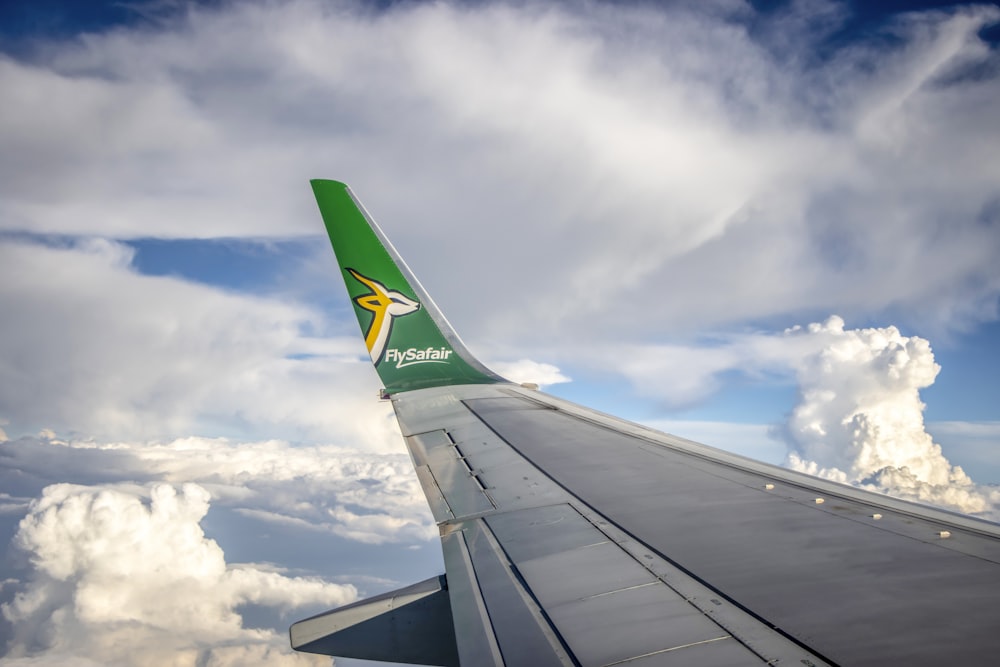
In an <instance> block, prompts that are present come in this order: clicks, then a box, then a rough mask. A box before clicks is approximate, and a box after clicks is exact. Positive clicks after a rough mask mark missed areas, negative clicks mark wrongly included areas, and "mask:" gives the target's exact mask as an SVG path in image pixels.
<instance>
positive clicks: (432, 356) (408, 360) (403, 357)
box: [385, 347, 453, 368]
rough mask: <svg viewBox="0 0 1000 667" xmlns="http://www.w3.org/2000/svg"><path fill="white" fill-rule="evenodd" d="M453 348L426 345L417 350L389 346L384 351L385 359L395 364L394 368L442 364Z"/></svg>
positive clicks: (445, 361)
mask: <svg viewBox="0 0 1000 667" xmlns="http://www.w3.org/2000/svg"><path fill="white" fill-rule="evenodd" d="M452 352H453V350H449V349H448V348H446V347H428V348H425V349H423V350H418V349H417V348H415V347H411V348H409V349H406V350H397V349H396V348H389V349H388V350H386V351H385V361H387V362H389V363H394V362H395V364H396V368H403V367H404V366H413V365H414V364H444V363H447V362H448V357H450V356H451V353H452Z"/></svg>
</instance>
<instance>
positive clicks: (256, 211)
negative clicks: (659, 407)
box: [0, 0, 1000, 342]
mask: <svg viewBox="0 0 1000 667" xmlns="http://www.w3.org/2000/svg"><path fill="white" fill-rule="evenodd" d="M808 6H809V11H806V10H803V9H801V7H802V6H801V5H796V7H793V8H791V9H789V10H788V11H778V12H774V13H771V14H769V15H767V16H764V17H758V21H757V28H758V29H756V30H755V31H753V32H751V31H749V30H748V29H747V28H746V22H747V21H748V20H749V19H750V18H751V16H750V15H751V14H752V10H750V9H749V8H748V7H747V6H746V5H744V4H742V3H713V4H712V6H711V7H710V8H708V9H704V8H703V9H699V10H692V9H686V8H684V7H677V6H672V7H669V8H652V7H641V6H629V7H625V6H616V7H614V8H611V7H603V6H600V5H586V6H584V5H574V6H570V5H559V6H546V5H538V4H532V3H528V4H519V5H511V4H504V3H485V4H477V5H475V6H472V7H465V6H459V5H453V4H448V3H435V4H408V3H402V4H397V5H394V6H392V7H390V8H388V9H387V10H385V11H374V10H370V9H366V8H363V7H360V6H356V5H353V4H349V3H348V4H338V3H318V2H311V1H306V0H303V1H300V2H288V3H281V4H280V5H272V4H266V3H259V4H258V3H239V4H235V5H224V6H221V7H215V8H191V9H190V10H189V11H186V12H184V13H183V14H180V15H178V16H176V17H175V18H174V19H172V20H168V21H165V22H163V23H161V24H159V25H157V26H155V27H154V26H146V27H143V28H141V29H138V28H136V29H128V28H122V29H119V30H115V31H112V32H109V33H106V34H95V35H89V36H87V37H86V38H85V39H80V40H75V41H72V42H66V43H51V44H47V45H41V46H40V48H39V49H38V50H37V51H36V52H35V53H36V56H35V57H34V59H33V60H32V61H31V62H23V61H18V60H15V59H12V58H9V57H8V58H6V59H4V60H3V61H2V63H0V64H2V67H0V82H2V85H3V87H4V90H5V91H6V92H7V93H8V94H7V96H6V98H5V99H6V100H7V104H5V105H4V109H3V110H2V112H0V155H3V156H4V158H3V159H2V160H0V202H3V203H2V204H0V227H2V228H5V229H17V230H31V231H34V232H40V231H58V232H64V233H70V234H85V235H97V236H146V235H166V236H187V237H204V236H216V237H217V236H261V235H267V236H286V235H297V234H316V233H317V232H318V231H319V229H320V228H319V227H318V226H317V225H318V217H317V215H316V212H315V210H314V209H313V205H312V203H311V200H310V197H309V193H308V188H307V186H306V179H307V178H308V177H315V176H322V175H327V176H333V177H339V178H343V179H345V180H348V181H349V182H351V183H353V184H354V185H355V186H356V189H357V191H358V193H359V194H360V195H361V196H362V197H363V198H364V199H365V201H366V202H367V203H368V204H369V208H370V209H371V210H372V211H373V212H374V213H375V215H376V217H378V218H379V219H380V221H381V222H382V223H383V224H384V226H385V227H386V228H387V229H388V231H389V233H390V236H392V237H393V238H394V240H395V241H396V242H397V243H396V244H397V246H398V247H400V248H401V249H402V250H403V251H404V255H406V256H407V257H408V258H410V260H411V262H410V263H411V264H412V265H413V266H415V267H416V268H417V269H418V273H419V274H420V275H421V277H422V279H423V281H424V283H425V284H426V285H427V286H428V287H429V288H430V291H431V292H432V293H433V294H435V295H436V296H437V297H438V300H439V301H440V302H442V303H448V304H454V307H452V308H449V311H450V312H452V313H454V314H455V315H454V317H453V318H452V319H453V320H454V321H455V323H456V325H458V328H459V330H460V331H462V332H463V333H465V334H466V337H467V338H470V339H471V338H474V337H482V336H487V335H489V336H497V337H498V338H500V339H507V340H511V339H513V338H514V337H518V338H521V339H522V340H528V341H532V340H533V341H538V340H545V339H547V337H548V336H550V335H553V334H556V335H559V336H560V337H561V338H566V337H568V336H573V337H574V338H575V339H577V340H588V339H590V340H600V339H606V338H607V337H608V336H611V335H612V334H613V335H614V336H615V337H616V338H620V337H625V338H631V339H632V340H633V341H634V342H642V341H648V340H652V339H654V338H655V336H656V335H658V334H663V333H674V332H678V331H686V332H690V331H697V330H701V329H704V328H705V327H708V326H729V325H732V324H733V323H738V322H741V321H744V320H746V319H748V318H755V319H757V318H763V317H773V316H775V315H780V316H788V315H789V314H790V313H798V312H801V311H803V310H808V311H809V312H816V311H819V312H841V313H844V314H846V315H848V316H855V315H858V314H867V313H871V312H878V311H883V310H885V309H887V308H897V309H899V310H901V311H904V312H905V313H907V316H908V317H909V318H910V319H912V320H913V321H914V322H918V323H920V324H922V325H926V326H931V325H934V326H938V327H940V328H941V329H949V328H952V327H962V326H969V325H972V324H974V323H975V322H977V321H980V320H982V319H988V318H992V317H995V316H996V301H995V300H996V296H997V294H998V293H1000V272H998V271H1000V270H998V268H997V266H996V262H994V261H993V259H994V258H995V257H996V256H997V253H998V251H1000V247H998V245H997V244H998V237H997V235H996V234H994V233H993V232H992V227H993V225H995V223H996V215H997V213H996V211H997V209H996V201H997V197H998V196H1000V193H998V191H997V188H996V183H997V182H998V181H1000V161H998V160H996V159H995V156H994V155H993V153H992V152H991V150H990V146H989V142H984V141H982V140H981V138H982V137H984V136H994V135H995V134H996V133H997V132H998V131H1000V126H998V123H1000V121H998V120H997V118H996V115H995V114H992V113H990V110H991V109H992V108H995V107H996V106H997V104H998V103H1000V88H998V87H997V86H996V85H995V79H994V78H991V76H990V75H989V74H988V72H989V69H988V67H989V65H990V63H991V62H992V60H991V59H992V58H993V57H994V56H993V54H991V52H990V50H989V48H988V47H987V46H986V45H984V44H983V43H982V41H981V40H980V39H979V37H978V32H979V30H980V28H981V27H982V26H984V25H986V24H988V23H990V22H991V21H994V20H996V16H997V12H996V10H995V8H991V7H973V8H964V9H960V10H956V11H954V12H952V13H951V14H949V13H947V12H934V13H924V14H913V15H910V16H909V17H908V18H907V19H905V20H900V21H897V22H896V24H894V25H893V26H890V27H887V28H885V29H886V30H892V31H893V35H894V38H895V39H894V40H893V41H891V42H890V41H889V40H879V39H877V38H875V39H873V40H872V41H870V42H859V43H854V44H851V45H848V46H844V47H843V48H839V49H837V48H830V49H828V53H827V56H826V57H825V58H819V57H817V56H816V55H815V50H816V44H817V42H818V41H819V40H821V39H822V38H823V36H824V35H829V34H831V33H832V32H835V31H836V30H837V29H838V27H839V26H840V25H841V21H843V20H845V18H846V15H845V13H844V9H843V8H842V7H840V8H838V7H837V6H835V5H829V4H827V3H818V5H817V3H810V4H809V5H808ZM817 6H819V7H820V9H822V10H823V11H819V12H817ZM817 17H821V19H820V18H817ZM663 44H670V49H669V50H667V51H664V49H663ZM892 45H895V46H892ZM793 56H794V57H793ZM977 68H978V69H977ZM970 71H978V72H979V73H980V75H979V76H965V75H964V74H966V73H968V72H970ZM984 73H986V74H984ZM39 99H44V100H45V101H46V103H45V104H38V103H36V102H37V100H39ZM40 174H45V178H39V175H40ZM943 229H947V233H946V234H945V233H943V232H942V230H943ZM444 238H463V239H466V242H467V243H468V244H469V246H468V247H470V248H477V247H479V248H483V247H485V248H489V249H490V252H489V253H482V252H473V251H470V252H463V253H449V256H448V261H447V262H443V261H440V258H441V239H444ZM529 241H530V242H529ZM511 258H517V266H518V267H519V270H516V271H511V270H510V262H511ZM523 267H527V268H526V269H525V268H523ZM467 275H487V276H490V275H498V276H503V280H496V281H492V280H489V281H482V282H476V283H475V285H474V286H473V284H472V282H473V281H467V280H462V281H458V280H455V276H467ZM484 304H487V305H488V307H487V306H484ZM484 311H488V313H489V315H488V316H483V315H482V313H483V312H484ZM597 313H600V314H601V317H599V318H598V317H597V316H596V314H597ZM473 314H474V315H473ZM625 322H627V323H628V326H626V327H623V326H622V323H625ZM525 332H528V333H525Z"/></svg>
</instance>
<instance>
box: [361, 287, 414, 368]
mask: <svg viewBox="0 0 1000 667" xmlns="http://www.w3.org/2000/svg"><path fill="white" fill-rule="evenodd" d="M347 271H348V273H350V274H351V275H352V276H354V279H355V280H357V281H358V282H359V283H361V284H362V285H364V286H365V287H367V288H368V289H370V290H371V292H370V293H369V294H362V295H360V296H357V297H355V298H354V303H356V304H358V305H359V306H361V307H362V308H364V309H365V310H367V311H369V312H370V313H372V315H373V317H372V321H371V324H369V325H368V331H366V332H365V345H367V346H368V353H369V354H371V357H372V361H373V362H375V363H376V364H377V363H379V361H381V359H382V353H383V352H385V345H386V343H388V342H389V332H390V331H392V322H393V320H394V319H396V318H397V317H402V316H403V315H409V314H410V313H415V312H416V311H417V310H418V309H419V308H420V303H419V302H418V301H416V300H414V299H411V298H410V297H408V296H406V295H405V294H403V293H402V292H397V291H396V290H391V289H389V288H387V287H386V286H385V285H383V284H382V283H380V282H378V281H377V280H373V279H372V278H368V277H366V276H363V275H361V274H360V273H358V272H357V271H355V270H354V269H350V268H349V269H347Z"/></svg>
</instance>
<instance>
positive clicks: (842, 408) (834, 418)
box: [786, 316, 1000, 518]
mask: <svg viewBox="0 0 1000 667" xmlns="http://www.w3.org/2000/svg"><path fill="white" fill-rule="evenodd" d="M789 334H790V335H791V336H793V337H803V336H809V337H813V338H815V339H816V342H817V343H818V346H817V347H816V351H815V352H813V353H811V354H808V355H806V356H805V357H803V358H802V359H801V360H800V361H799V362H798V367H797V374H798V381H799V391H800V400H799V403H798V405H796V406H795V409H794V410H793V411H792V413H791V415H790V417H789V419H788V422H787V424H786V430H787V435H788V438H789V442H790V444H791V446H792V451H791V452H790V454H789V457H788V464H789V465H790V466H791V467H793V468H795V469H798V470H802V471H804V472H808V473H811V474H814V475H820V476H822V477H827V478H829V479H834V480H837V481H841V482H848V483H851V484H857V485H860V486H863V487H866V488H871V489H875V490H878V491H882V492H884V493H888V494H891V495H893V496H898V497H902V498H907V499H911V500H918V501H922V502H928V503H932V504H936V505H942V506H945V507H949V508H952V509H957V510H959V511H962V512H966V513H970V514H984V515H987V516H990V517H991V518H996V517H997V516H998V514H1000V513H998V511H997V507H998V504H1000V503H998V501H1000V492H998V491H997V490H992V489H986V488H982V487H979V486H977V485H976V484H975V483H974V482H973V481H972V480H971V479H969V477H968V476H967V475H966V474H965V472H964V471H963V470H962V468H961V467H960V466H953V465H951V464H950V463H949V462H948V460H947V459H946V458H945V457H944V455H943V454H942V452H941V446H940V445H938V444H936V443H935V442H934V441H933V440H932V439H931V436H930V435H929V434H928V433H927V431H926V430H925V429H924V419H923V409H924V404H923V403H922V402H921V400H920V395H919V392H920V390H921V389H923V388H925V387H929V386H930V385H931V384H933V382H934V379H935V377H937V374H938V371H939V370H940V367H939V366H938V365H937V364H936V363H935V362H934V354H933V352H931V347H930V345H929V343H928V342H927V341H926V340H924V339H923V338H919V337H916V336H911V337H906V336H902V335H900V333H899V330H898V329H896V327H894V326H889V327H885V328H881V329H854V330H845V329H844V321H843V320H842V319H841V318H839V317H837V316H833V317H831V318H829V319H828V320H827V321H826V322H825V323H823V324H810V325H809V326H808V327H807V328H806V329H801V328H799V327H796V328H795V329H792V330H790V331H789Z"/></svg>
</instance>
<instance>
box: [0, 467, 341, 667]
mask: <svg viewBox="0 0 1000 667" xmlns="http://www.w3.org/2000/svg"><path fill="white" fill-rule="evenodd" d="M208 507H209V493H208V492H207V491H206V490H205V489H204V488H202V487H200V486H198V485H196V484H190V483H189V484H184V485H182V486H180V488H175V487H174V486H172V485H169V484H154V485H150V486H147V487H139V488H135V487H132V488H121V487H118V488H100V489H95V488H89V487H80V486H74V485H70V484H58V485H54V486H50V487H48V488H46V489H45V491H44V493H43V495H42V497H41V498H40V499H39V500H37V501H35V502H34V503H32V506H31V509H30V511H29V513H28V515H27V516H26V517H25V518H24V519H23V520H22V521H21V523H20V527H19V529H18V532H17V535H16V537H15V543H16V545H17V547H18V548H19V549H20V550H22V551H23V552H24V553H26V554H27V555H28V557H29V559H30V562H31V576H30V579H29V581H28V582H27V583H26V585H25V586H24V590H23V591H21V592H19V593H18V594H17V595H16V596H15V598H14V600H13V601H12V602H10V603H8V604H5V605H3V608H2V611H3V615H4V617H5V618H6V619H7V620H8V621H9V622H11V623H12V624H13V625H14V629H15V634H14V639H13V641H12V642H11V645H10V650H9V655H8V658H9V659H12V660H13V661H14V663H15V664H16V663H17V662H18V659H19V658H20V659H24V661H25V664H29V663H30V664H57V662H59V661H65V660H71V661H74V660H78V659H84V660H92V661H93V662H94V663H95V664H108V665H149V666H153V665H180V664H220V665H225V664H241V663H243V661H245V660H248V659H266V660H267V661H268V663H269V664H289V665H291V664H320V663H321V662H323V661H322V660H316V659H311V658H309V657H305V656H297V655H289V650H288V649H286V648H285V647H284V644H285V638H284V637H283V636H281V635H278V634H276V633H275V632H273V631H270V630H263V629H254V628H248V627H245V626H244V624H243V620H242V617H241V616H240V613H239V607H240V606H241V605H246V604H248V603H254V604H263V605H271V606H277V607H280V608H282V609H294V608H297V607H300V606H303V605H307V604H317V603H318V604H323V605H330V606H332V605H339V604H344V603H346V602H350V601H352V600H353V599H355V597H356V591H355V589H354V588H353V587H351V586H345V585H339V584H331V583H325V582H322V581H319V580H316V579H305V578H300V577H294V578H292V577H287V576H285V575H282V574H279V573H276V572H272V571H265V570H261V569H258V568H255V567H253V566H242V567H238V568H234V567H232V566H227V564H226V562H225V558H224V555H223V552H222V549H220V548H219V546H218V544H217V543H216V542H215V541H214V540H210V539H208V538H206V537H205V534H204V532H203V531H202V529H201V526H200V525H199V523H200V521H201V520H202V519H203V518H204V516H205V515H206V513H207V512H208ZM39 655H40V656H43V658H42V660H41V663H39V661H38V660H32V658H33V657H34V656H39ZM243 664H245V663H243Z"/></svg>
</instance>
